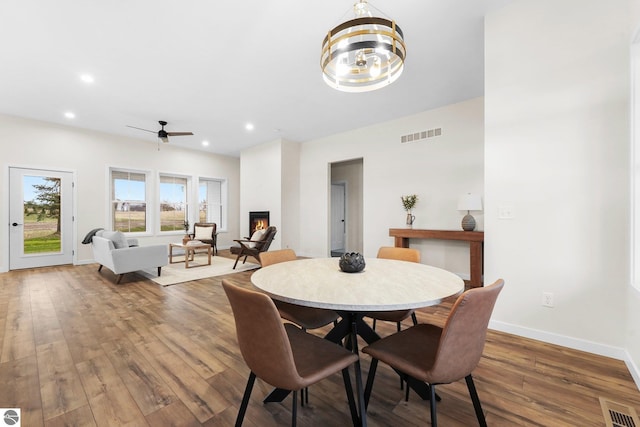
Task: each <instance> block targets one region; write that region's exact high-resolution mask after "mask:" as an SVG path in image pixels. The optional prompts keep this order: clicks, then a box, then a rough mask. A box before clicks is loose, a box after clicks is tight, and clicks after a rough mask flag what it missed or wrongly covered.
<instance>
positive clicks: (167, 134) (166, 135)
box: [127, 120, 193, 143]
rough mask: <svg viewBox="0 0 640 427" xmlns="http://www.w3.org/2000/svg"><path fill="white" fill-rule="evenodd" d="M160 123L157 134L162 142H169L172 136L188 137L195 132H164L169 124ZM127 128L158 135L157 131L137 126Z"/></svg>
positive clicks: (161, 121) (160, 121)
mask: <svg viewBox="0 0 640 427" xmlns="http://www.w3.org/2000/svg"><path fill="white" fill-rule="evenodd" d="M158 123H160V126H161V129H160V130H159V131H158V132H157V135H158V139H159V140H160V141H162V142H165V143H167V142H169V137H170V136H187V135H193V132H167V131H166V130H164V127H165V126H166V125H167V122H166V121H164V120H159V121H158ZM127 127H130V128H133V129H138V130H143V131H145V132H151V133H156V131H155V130H149V129H142V128H138V127H135V126H129V125H127Z"/></svg>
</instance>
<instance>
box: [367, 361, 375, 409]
mask: <svg viewBox="0 0 640 427" xmlns="http://www.w3.org/2000/svg"><path fill="white" fill-rule="evenodd" d="M377 368H378V359H373V358H372V359H371V365H369V375H368V376H367V385H366V387H365V388H364V407H365V408H367V407H368V406H369V398H370V397H371V390H373V380H374V379H375V378H376V369H377Z"/></svg>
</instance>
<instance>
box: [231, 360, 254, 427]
mask: <svg viewBox="0 0 640 427" xmlns="http://www.w3.org/2000/svg"><path fill="white" fill-rule="evenodd" d="M255 382H256V374H254V373H253V372H251V373H250V374H249V379H248V380H247V387H246V388H245V389H244V396H242V403H241V404H240V410H238V418H236V427H241V426H242V421H244V414H245V412H247V406H248V405H249V397H251V391H252V390H253V383H255Z"/></svg>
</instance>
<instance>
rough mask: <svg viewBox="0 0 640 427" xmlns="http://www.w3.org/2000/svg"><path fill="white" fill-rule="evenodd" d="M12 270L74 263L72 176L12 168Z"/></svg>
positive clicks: (66, 173) (63, 173) (10, 255)
mask: <svg viewBox="0 0 640 427" xmlns="http://www.w3.org/2000/svg"><path fill="white" fill-rule="evenodd" d="M9 177H10V197H9V198H10V209H9V210H10V240H9V243H10V254H9V257H10V262H9V264H10V268H11V269H19V268H31V267H43V266H48V265H59V264H70V263H72V262H73V236H72V232H73V231H72V228H73V227H72V224H73V203H72V200H73V199H72V198H73V195H72V174H71V172H58V171H46V170H34V169H22V168H10V175H9Z"/></svg>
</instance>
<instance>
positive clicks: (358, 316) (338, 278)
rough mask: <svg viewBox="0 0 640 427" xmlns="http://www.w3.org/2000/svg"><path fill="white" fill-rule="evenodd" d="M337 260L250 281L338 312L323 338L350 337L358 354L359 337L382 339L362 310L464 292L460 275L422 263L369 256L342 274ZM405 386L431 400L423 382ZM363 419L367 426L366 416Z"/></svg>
mask: <svg viewBox="0 0 640 427" xmlns="http://www.w3.org/2000/svg"><path fill="white" fill-rule="evenodd" d="M338 263H339V258H309V259H299V260H295V261H287V262H281V263H278V264H272V265H269V266H267V267H263V268H261V269H260V270H258V271H256V272H255V273H253V275H252V276H251V282H252V283H253V285H254V286H255V287H257V288H258V289H260V290H262V291H263V292H265V293H266V294H267V295H269V296H270V297H271V298H273V299H276V300H279V301H285V302H289V303H292V304H297V305H301V306H306V307H315V308H323V309H328V310H335V311H337V312H338V313H339V314H340V316H341V318H342V319H341V320H340V321H339V322H338V324H337V325H335V326H334V327H333V328H332V330H331V331H330V332H329V333H328V334H327V335H326V336H325V339H328V340H330V341H333V342H336V343H338V342H341V341H342V340H343V339H344V338H345V337H347V336H351V340H350V345H351V346H352V349H353V351H354V352H356V353H357V352H358V344H357V336H360V337H361V338H362V339H364V340H365V342H367V343H368V344H371V343H372V342H375V341H377V340H379V339H380V336H379V335H378V334H377V333H376V332H375V331H374V330H373V329H372V328H371V327H370V326H369V325H368V324H367V323H366V322H365V321H364V320H363V316H364V314H365V313H366V312H371V311H391V310H408V309H416V308H421V307H427V306H431V305H436V304H439V303H441V302H442V301H443V300H444V299H446V298H448V297H451V296H455V295H458V294H460V293H462V292H463V291H464V281H463V280H462V279H461V278H460V277H459V276H457V275H455V274H453V273H451V272H449V271H446V270H443V269H441V268H437V267H433V266H429V265H425V264H420V263H414V262H408V261H398V260H390V259H381V258H371V259H367V260H366V266H365V268H364V270H363V271H361V272H358V273H345V272H343V271H341V270H340V267H339V264H338ZM358 369H359V367H358ZM408 385H409V386H410V387H411V388H412V389H414V390H415V391H416V392H417V393H418V394H419V395H420V396H421V397H422V398H423V399H428V398H429V391H428V387H427V386H426V385H425V384H424V383H422V382H419V381H416V380H413V379H409V380H408ZM360 391H361V390H359V392H360ZM287 393H288V392H287V391H284V390H280V389H276V390H275V391H274V392H272V393H271V394H270V395H269V396H267V398H265V400H264V402H265V403H266V402H279V401H281V400H282V399H283V398H284V397H285V396H286V394H287ZM358 397H359V398H361V397H362V394H361V393H359V396H358ZM362 421H363V424H366V417H363V420H362Z"/></svg>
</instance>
